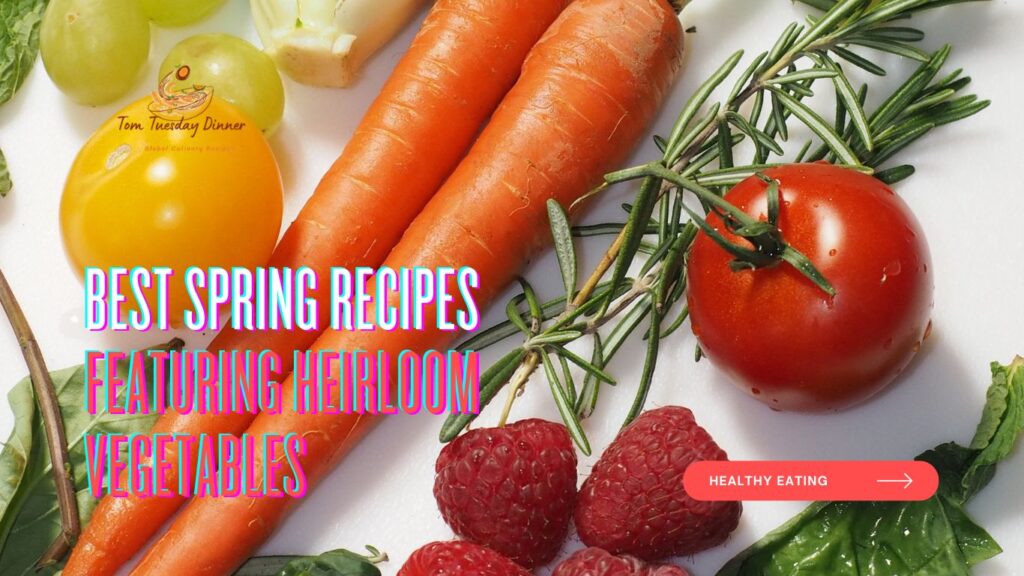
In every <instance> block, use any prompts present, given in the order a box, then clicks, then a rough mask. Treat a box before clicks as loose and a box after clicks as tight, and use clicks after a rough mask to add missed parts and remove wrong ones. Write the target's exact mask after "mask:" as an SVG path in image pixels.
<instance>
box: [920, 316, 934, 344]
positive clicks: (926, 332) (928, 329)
mask: <svg viewBox="0 0 1024 576" xmlns="http://www.w3.org/2000/svg"><path fill="white" fill-rule="evenodd" d="M931 335H932V321H931V320H929V321H928V325H927V326H925V327H924V338H922V340H927V339H928V337H929V336H931Z"/></svg>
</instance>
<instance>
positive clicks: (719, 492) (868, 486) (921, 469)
mask: <svg viewBox="0 0 1024 576" xmlns="http://www.w3.org/2000/svg"><path fill="white" fill-rule="evenodd" d="M683 485H684V486H685V487H686V492H687V493H688V494H689V495H690V496H691V497H693V498H694V499H696V500H712V501H720V500H806V501H814V500H840V501H850V500H867V501H885V500H896V501H917V500H927V499H929V498H931V497H932V496H933V495H934V494H935V491H936V490H938V489H939V475H938V473H937V472H936V471H935V468H934V467H932V465H931V464H929V463H927V462H918V461H913V460H912V461H878V462H839V461H817V462H815V461H791V462H779V461H748V462H716V461H704V462H695V463H693V464H691V465H690V466H689V468H687V469H686V474H685V475H684V476H683Z"/></svg>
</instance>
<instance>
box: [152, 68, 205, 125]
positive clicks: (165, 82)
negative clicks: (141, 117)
mask: <svg viewBox="0 0 1024 576" xmlns="http://www.w3.org/2000/svg"><path fill="white" fill-rule="evenodd" d="M191 73H192V70H191V69H190V68H189V67H188V66H180V67H178V68H177V69H176V70H172V71H171V72H169V73H168V74H167V75H166V76H164V77H163V79H161V80H160V85H159V86H157V89H156V91H154V92H153V102H151V103H150V104H149V111H150V112H152V113H153V114H154V115H156V116H158V117H160V118H162V119H164V120H168V121H171V122H180V121H182V120H188V119H190V118H195V117H196V116H199V115H200V114H202V113H203V112H205V111H206V108H207V107H208V106H209V105H210V102H211V101H212V100H213V86H201V85H198V84H192V85H191V86H185V87H180V88H178V87H176V85H177V84H178V83H180V82H184V81H186V80H188V77H189V75H190V74H191Z"/></svg>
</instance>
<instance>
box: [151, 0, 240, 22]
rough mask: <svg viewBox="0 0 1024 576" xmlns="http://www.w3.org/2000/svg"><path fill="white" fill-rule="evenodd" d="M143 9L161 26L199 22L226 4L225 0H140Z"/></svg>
mask: <svg viewBox="0 0 1024 576" xmlns="http://www.w3.org/2000/svg"><path fill="white" fill-rule="evenodd" d="M139 3H140V4H141V6H142V11H143V12H144V13H145V14H146V16H148V17H149V18H150V19H151V20H153V22H156V24H157V25H159V26H184V25H186V24H192V23H194V22H199V21H200V20H202V19H203V18H206V17H207V16H209V15H210V13H212V12H213V11H214V10H216V9H217V8H220V6H221V4H224V0H139Z"/></svg>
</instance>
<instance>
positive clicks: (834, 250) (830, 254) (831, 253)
mask: <svg viewBox="0 0 1024 576" xmlns="http://www.w3.org/2000/svg"><path fill="white" fill-rule="evenodd" d="M836 254H839V250H836V249H835V248H833V249H831V250H829V251H828V255H829V256H835V255H836Z"/></svg>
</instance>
